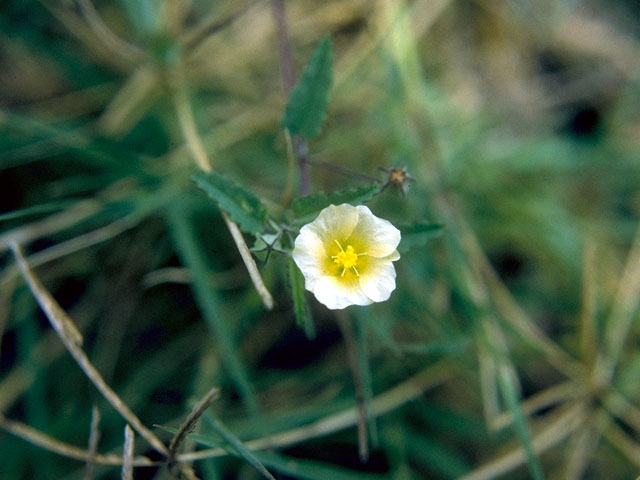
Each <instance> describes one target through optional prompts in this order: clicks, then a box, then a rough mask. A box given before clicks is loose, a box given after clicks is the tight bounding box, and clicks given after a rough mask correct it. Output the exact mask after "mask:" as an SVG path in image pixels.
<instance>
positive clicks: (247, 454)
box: [204, 413, 275, 480]
mask: <svg viewBox="0 0 640 480" xmlns="http://www.w3.org/2000/svg"><path fill="white" fill-rule="evenodd" d="M204 420H205V422H206V423H207V425H209V426H210V427H211V428H213V430H215V432H216V433H217V434H218V435H220V436H221V437H222V438H223V439H224V440H225V441H226V442H227V443H228V444H229V446H231V447H232V448H233V449H234V450H235V451H236V452H237V454H238V455H239V456H240V457H241V458H242V459H244V460H245V461H246V462H247V463H249V464H251V465H252V466H253V467H254V468H255V469H256V470H258V472H260V474H261V475H262V476H263V477H265V478H268V479H269V480H275V478H274V477H273V475H271V473H270V472H269V471H268V470H267V469H266V468H265V466H264V465H263V464H262V463H261V462H260V460H259V459H258V457H257V456H256V455H255V454H254V453H253V452H252V451H251V450H249V449H248V448H247V447H245V446H244V444H243V443H242V441H241V440H240V439H239V438H238V437H236V436H235V435H234V434H233V433H231V432H230V431H229V430H228V429H227V428H226V427H225V426H224V425H223V424H222V422H221V421H220V420H218V419H217V418H216V417H214V416H213V415H211V414H210V413H207V414H206V415H205V416H204Z"/></svg>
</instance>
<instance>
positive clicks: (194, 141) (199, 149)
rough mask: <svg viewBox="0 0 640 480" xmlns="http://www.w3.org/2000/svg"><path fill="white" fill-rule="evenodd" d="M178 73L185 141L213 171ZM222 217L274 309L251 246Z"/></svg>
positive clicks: (179, 111)
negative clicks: (250, 248) (250, 249)
mask: <svg viewBox="0 0 640 480" xmlns="http://www.w3.org/2000/svg"><path fill="white" fill-rule="evenodd" d="M176 74H177V82H178V86H177V88H176V92H175V95H174V104H175V108H176V113H177V115H178V122H179V123H180V127H181V128H182V133H183V135H184V138H185V141H186V143H187V147H188V148H189V152H190V153H191V156H192V157H193V159H194V160H195V162H196V164H197V165H198V167H199V168H200V169H201V170H202V171H204V172H211V171H212V170H213V168H212V166H211V162H210V160H209V157H208V155H207V152H206V150H205V148H204V145H203V144H202V140H201V138H200V134H199V133H198V130H197V128H196V124H195V119H194V118H193V110H192V109H191V104H190V102H189V98H188V97H187V90H186V84H185V79H184V76H183V73H182V72H181V71H180V70H178V71H177V72H176ZM221 214H222V218H223V219H224V221H225V223H226V224H227V228H228V229H229V232H230V233H231V237H232V238H233V241H234V242H235V244H236V247H237V248H238V251H239V252H240V256H241V257H242V260H243V262H244V264H245V266H246V267H247V272H248V273H249V277H250V278H251V281H252V282H253V286H254V287H255V289H256V291H257V292H258V295H260V299H261V300H262V303H263V305H264V306H265V308H266V309H267V310H271V309H273V306H274V302H273V297H272V296H271V293H270V292H269V290H268V289H267V287H266V286H265V284H264V281H263V280H262V277H261V276H260V271H259V270H258V266H257V265H256V261H255V260H254V259H253V256H252V255H251V252H250V251H249V247H248V246H247V242H245V240H244V237H243V236H242V232H240V229H239V228H238V225H237V224H236V223H235V222H234V221H233V220H231V219H230V218H229V216H228V215H227V214H226V212H224V211H221Z"/></svg>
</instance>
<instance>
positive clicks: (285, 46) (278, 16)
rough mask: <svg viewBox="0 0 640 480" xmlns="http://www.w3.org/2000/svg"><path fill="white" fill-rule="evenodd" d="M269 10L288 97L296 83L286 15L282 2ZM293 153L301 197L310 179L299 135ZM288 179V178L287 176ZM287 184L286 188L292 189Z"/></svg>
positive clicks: (276, 0)
mask: <svg viewBox="0 0 640 480" xmlns="http://www.w3.org/2000/svg"><path fill="white" fill-rule="evenodd" d="M271 10H272V11H273V17H274V20H275V23H276V31H277V33H278V46H279V50H280V74H281V75H282V86H283V89H284V95H285V97H286V98H288V97H289V93H290V92H291V89H292V88H293V86H294V85H295V83H296V77H295V64H294V61H293V52H292V49H291V41H290V39H289V28H288V27H287V14H286V10H285V5H284V0H272V1H271ZM285 135H286V136H290V134H289V132H285ZM292 140H293V141H292V145H293V153H294V156H295V158H296V159H297V160H298V172H299V175H300V185H299V188H300V195H302V196H303V197H304V196H306V195H309V193H310V192H311V177H310V174H309V161H308V158H307V154H306V151H307V142H306V140H305V139H304V138H302V137H301V136H300V135H295V136H294V137H293V139H292ZM289 177H290V176H289ZM290 185H291V184H290V183H289V182H287V188H292V187H291V186H290Z"/></svg>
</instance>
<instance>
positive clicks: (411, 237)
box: [398, 223, 443, 253]
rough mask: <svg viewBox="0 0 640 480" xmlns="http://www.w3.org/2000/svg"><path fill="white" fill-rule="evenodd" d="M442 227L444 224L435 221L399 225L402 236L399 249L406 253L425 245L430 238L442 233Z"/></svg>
mask: <svg viewBox="0 0 640 480" xmlns="http://www.w3.org/2000/svg"><path fill="white" fill-rule="evenodd" d="M442 228H443V227H442V225H438V224H435V223H413V224H411V225H405V226H401V227H399V229H400V233H401V235H402V238H401V240H400V245H398V251H399V252H400V253H405V252H408V251H409V250H411V249H414V248H418V247H423V246H425V245H426V244H427V242H428V241H429V240H431V239H432V238H435V237H437V236H439V235H441V234H442Z"/></svg>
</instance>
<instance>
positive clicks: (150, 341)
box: [0, 0, 640, 480]
mask: <svg viewBox="0 0 640 480" xmlns="http://www.w3.org/2000/svg"><path fill="white" fill-rule="evenodd" d="M277 4H278V2H269V1H267V0H260V1H237V2H231V1H202V0H175V1H162V0H137V1H129V0H118V1H106V0H105V1H102V0H96V1H94V3H91V1H90V0H77V1H71V0H40V1H31V0H20V1H18V0H5V1H4V2H3V3H2V5H1V6H0V169H1V170H0V179H1V180H0V186H1V187H2V203H1V204H0V254H1V255H2V256H1V257H0V265H1V267H2V271H1V277H0V331H1V333H2V343H1V345H0V346H1V350H0V369H1V376H0V407H1V408H0V412H1V414H2V416H1V417H0V419H1V423H2V425H0V426H1V427H2V429H3V431H2V432H0V477H2V478H6V479H27V478H42V479H44V478H69V479H75V478H119V477H120V467H118V466H104V465H99V464H96V465H93V466H92V467H88V466H87V464H86V463H87V462H83V461H78V460H74V459H71V458H68V456H66V455H59V454H56V453H52V452H50V451H49V450H50V449H51V445H52V444H53V443H52V442H53V441H52V440H51V439H52V438H55V439H57V440H58V441H60V442H65V443H67V444H71V445H75V446H76V447H78V448H80V449H85V450H86V449H87V448H89V447H88V443H87V442H88V438H89V432H90V425H91V421H92V407H93V406H94V405H95V406H96V407H97V409H98V411H99V412H100V414H101V419H100V422H99V426H98V427H97V430H98V431H99V433H100V438H99V443H98V451H99V452H104V453H109V452H111V453H115V454H117V455H120V452H121V451H122V443H123V428H124V425H125V421H124V420H123V419H122V418H121V417H120V416H119V415H118V414H117V413H116V412H115V410H113V409H112V408H111V407H110V405H109V404H108V403H107V402H106V400H105V399H104V398H103V397H102V396H101V395H100V394H99V393H98V392H97V390H96V389H95V388H94V387H93V386H92V385H91V384H90V382H89V381H88V380H87V379H86V377H85V376H84V374H83V372H82V370H81V369H80V368H78V366H77V364H76V363H75V362H74V361H73V360H72V359H71V358H70V356H69V355H68V354H67V353H66V352H65V351H64V348H63V346H62V344H61V343H60V342H59V340H58V339H57V338H56V337H55V334H54V333H53V331H52V330H51V328H50V326H49V325H48V322H47V319H46V317H45V316H44V314H43V313H42V312H41V311H40V309H39V307H38V305H37V303H36V302H35V300H34V299H33V296H32V294H31V292H30V291H29V289H28V288H27V287H26V285H25V283H24V281H23V280H22V278H21V277H20V275H19V272H18V270H17V268H16V266H15V260H14V258H13V256H12V255H11V253H10V251H9V244H10V242H11V241H17V242H19V243H20V244H21V245H22V246H23V248H24V250H25V255H26V258H27V260H28V261H29V263H30V264H31V265H32V267H33V268H34V270H35V272H36V274H37V276H38V277H39V278H40V279H41V280H42V282H43V284H44V285H45V287H46V288H47V289H48V290H49V291H50V292H51V293H52V295H53V296H54V297H55V298H56V300H57V301H58V302H59V303H60V305H61V306H62V308H64V309H65V310H66V311H67V312H68V313H69V315H70V317H71V318H72V319H73V320H74V321H75V322H76V324H77V325H78V327H79V329H80V331H81V332H82V333H83V336H84V344H83V348H84V349H85V351H86V352H87V355H88V357H89V359H90V360H91V362H92V363H93V364H94V365H95V367H96V368H97V369H98V371H99V372H100V373H101V374H102V376H103V377H104V378H105V380H106V381H107V383H108V384H109V385H111V386H112V387H113V388H114V390H115V391H116V392H117V393H118V395H120V397H121V398H122V400H123V401H124V402H125V403H126V404H127V405H128V406H129V407H130V408H131V409H132V410H133V411H134V412H135V413H136V414H137V415H138V416H139V417H140V419H141V420H142V422H143V423H144V424H145V425H146V426H148V427H150V428H151V427H152V426H153V425H164V426H166V427H167V428H168V429H169V430H170V429H171V428H172V427H173V428H175V427H177V426H178V425H179V424H180V423H181V421H182V420H183V419H184V418H185V417H186V415H187V414H188V412H189V411H190V409H191V407H192V406H193V404H194V403H195V402H196V401H197V400H198V399H199V398H201V397H202V395H204V393H205V392H206V391H207V390H209V389H210V388H211V387H213V386H218V387H219V388H220V392H221V393H220V398H219V399H218V400H216V401H215V402H214V403H213V405H212V407H211V409H210V410H209V412H208V413H207V414H205V417H204V418H203V421H202V422H201V425H200V426H199V430H198V431H199V432H200V434H201V435H203V438H204V440H203V439H202V438H201V440H202V441H203V443H205V444H208V445H213V446H216V445H222V447H223V449H229V448H230V447H229V439H228V438H225V437H224V435H222V434H221V433H220V429H219V428H218V427H219V424H218V423H216V422H217V421H216V420H215V419H216V418H217V419H219V420H220V421H222V423H223V424H224V425H226V428H227V429H228V431H229V432H231V433H232V434H233V435H235V436H236V437H237V438H239V439H241V440H242V441H244V442H246V445H248V446H249V447H250V448H255V449H256V452H258V453H257V455H258V454H259V456H258V459H259V460H260V461H261V462H262V463H264V465H265V466H266V467H267V468H269V470H270V471H271V472H272V473H273V474H274V475H275V476H276V478H280V479H288V478H310V479H313V478H332V479H333V478H335V479H341V478H344V479H353V480H356V479H365V478H393V479H411V478H443V479H448V478H465V479H476V480H477V479H482V478H513V479H519V478H552V479H553V478H563V479H564V478H576V479H577V478H593V479H595V478H621V479H622V478H634V477H635V476H636V475H637V474H638V472H639V471H640V406H639V405H638V399H639V388H638V387H639V386H640V355H639V352H638V349H637V345H638V333H639V329H638V324H637V323H638V322H637V320H638V299H640V241H639V240H638V236H637V235H636V233H635V232H636V230H637V222H638V216H639V214H640V189H639V186H640V161H639V160H640V154H639V152H640V148H639V146H640V145H639V140H638V139H639V138H640V135H639V133H640V96H639V92H640V77H639V76H638V58H640V44H639V40H638V33H639V28H640V27H639V25H640V22H639V20H640V8H639V7H638V3H637V2H635V1H632V0H629V1H605V0H601V1H596V0H561V1H551V0H510V1H509V0H413V1H400V0H399V1H389V0H379V1H366V0H332V1H331V0H330V1H325V2H316V1H311V0H290V1H287V2H286V4H285V5H286V20H287V26H288V29H289V34H290V40H291V46H292V52H293V59H294V67H295V68H294V70H295V72H296V75H297V76H299V72H300V71H301V69H302V68H303V66H304V65H305V64H306V62H308V59H309V58H310V56H311V53H312V52H313V50H314V48H315V47H316V45H317V44H318V42H319V41H320V39H321V37H322V36H324V35H326V34H328V35H330V36H331V38H332V40H333V55H334V63H333V77H334V81H333V87H332V90H331V96H330V103H329V110H328V113H327V119H326V121H325V123H324V126H323V129H322V132H321V134H320V136H318V137H317V138H316V139H314V140H312V141H311V142H310V143H309V151H310V154H311V165H310V178H311V190H312V191H314V192H315V191H319V190H324V191H327V192H331V191H335V190H342V189H346V188H351V187H357V186H361V185H363V184H367V182H370V180H367V178H369V179H370V178H371V177H373V178H375V179H378V180H379V181H380V182H383V183H384V182H385V181H386V174H385V173H383V172H381V171H380V170H379V168H380V167H384V168H389V167H394V166H395V167H399V166H401V165H406V168H407V171H408V172H409V173H410V175H411V176H412V177H414V178H415V179H416V182H415V183H412V184H410V188H409V190H408V192H407V194H406V196H403V195H401V192H400V190H399V189H398V188H395V187H397V186H394V185H391V186H390V187H389V188H386V189H385V190H384V191H383V192H382V193H381V194H379V195H377V196H376V197H375V198H374V199H373V200H372V201H371V202H369V206H370V207H371V209H372V210H373V211H374V213H375V214H376V215H378V216H381V217H383V218H387V219H389V220H390V221H391V222H392V223H394V224H396V225H407V224H411V223H414V222H417V221H426V222H434V223H439V224H442V225H443V226H444V230H443V234H442V235H440V236H439V237H437V238H434V239H433V240H431V241H430V242H429V243H428V244H427V245H426V246H421V247H419V248H414V249H412V250H411V251H409V252H407V253H405V254H404V255H403V258H402V259H401V260H400V261H399V262H397V263H396V268H397V273H398V278H397V285H398V286H397V290H396V291H395V292H394V294H393V295H392V297H391V299H390V300H389V301H388V302H385V303H382V304H376V305H372V306H369V307H350V308H349V309H347V310H346V311H344V312H340V313H339V314H337V315H336V314H335V312H330V311H328V310H326V309H325V308H324V307H323V306H322V305H320V304H318V303H317V302H316V301H315V299H313V298H312V297H311V296H309V297H308V300H309V302H310V305H311V311H312V315H313V319H314V324H315V329H316V335H315V337H314V338H312V339H309V338H307V336H306V335H305V332H304V330H303V329H301V328H300V327H298V326H297V325H296V320H295V317H294V312H293V306H292V301H291V294H290V291H289V285H288V283H287V280H286V278H287V274H286V272H287V266H288V263H287V262H288V259H287V258H286V256H285V255H278V254H277V253H274V254H273V255H272V256H271V259H270V260H269V262H268V263H267V264H263V263H261V262H258V265H259V269H260V272H261V274H262V276H263V278H264V281H265V284H266V286H267V288H268V289H269V290H270V291H271V293H272V294H273V296H274V298H275V303H276V306H275V308H274V309H273V310H271V311H268V310H266V309H265V308H264V307H263V305H262V303H261V301H260V297H259V296H258V294H257V293H256V290H255V288H254V287H253V285H252V283H251V281H250V279H249V276H248V275H247V271H246V269H245V267H244V264H243V262H242V260H241V258H240V256H239V254H238V250H237V248H236V246H235V244H234V242H233V240H232V238H231V236H230V234H229V231H228V230H227V228H226V226H225V222H224V220H223V218H222V217H221V215H220V212H219V210H218V209H217V208H216V206H215V204H214V203H213V202H211V200H210V199H208V198H207V197H206V196H205V195H203V194H202V193H200V192H198V191H197V188H195V185H194V184H193V183H192V182H191V181H190V180H189V176H190V175H191V174H192V173H193V172H194V171H195V170H196V166H195V164H194V162H193V159H192V157H191V156H190V154H189V149H188V147H187V144H186V143H185V137H184V136H183V130H184V124H182V125H181V122H184V118H181V117H180V115H181V113H180V102H179V98H180V95H181V94H185V93H186V95H187V96H186V98H187V99H188V102H189V103H190V105H191V107H192V109H193V114H194V118H195V127H196V129H197V131H198V132H199V134H200V136H201V138H202V142H203V145H204V147H205V150H206V152H207V154H208V156H209V158H210V160H211V163H212V165H213V169H214V170H215V171H216V172H218V173H223V174H224V175H225V176H226V177H228V178H231V179H234V180H235V181H236V182H238V183H239V184H241V185H243V186H244V187H245V188H246V189H247V190H249V191H250V192H252V193H253V194H255V195H257V196H258V197H260V198H261V200H262V201H263V203H265V204H266V205H267V207H268V209H269V211H270V213H271V215H272V216H273V217H274V218H279V219H282V218H283V217H282V216H281V215H282V211H283V210H282V209H283V206H282V204H281V198H282V192H283V191H284V190H285V189H286V187H287V178H288V167H287V148H286V143H285V137H284V135H283V132H282V129H281V127H280V119H281V118H282V115H283V113H284V105H285V102H286V95H285V93H284V90H283V86H282V77H281V69H282V68H283V66H282V65H281V60H280V57H279V46H278V45H279V44H278V35H277V33H278V32H277V29H276V22H275V21H274V8H275V9H277V6H276V5H277ZM177 99H178V100H177ZM246 238H247V241H248V242H249V244H251V242H252V238H251V236H250V235H247V236H246ZM634 238H635V240H634ZM340 326H342V328H340ZM350 343H351V347H349V344H350ZM350 355H351V357H352V361H351V364H352V365H353V364H355V365H357V366H358V368H355V369H353V368H351V367H350V361H349V357H350ZM352 371H353V372H354V373H352ZM359 397H363V400H362V402H360V403H363V404H362V405H360V407H361V408H358V403H359V402H358V399H359ZM358 412H360V414H361V415H360V416H359V415H358ZM363 412H364V413H365V414H366V415H364V416H363V415H362V413H363ZM364 417H366V418H364ZM363 419H364V420H366V423H367V424H368V429H367V430H368V432H367V436H368V438H369V440H370V449H369V450H370V451H369V454H368V459H367V460H366V461H365V460H363V459H362V458H361V455H359V447H358V444H359V440H358V435H357V428H356V424H357V423H358V422H360V424H361V425H360V428H361V430H362V429H363V424H362V420H363ZM27 427H29V428H31V429H35V430H36V431H37V432H40V433H39V434H40V435H48V436H49V437H47V439H48V440H46V441H45V442H43V443H44V444H43V445H37V444H36V443H37V442H36V440H34V438H36V437H37V438H40V439H42V438H43V437H42V436H40V437H38V436H37V435H38V434H37V432H36V437H33V436H31V437H29V436H28V435H26V434H25V433H24V432H25V431H26V430H25V429H27ZM154 431H155V432H156V434H157V435H158V436H159V437H160V438H161V439H162V440H163V441H166V442H167V444H168V441H169V440H170V439H171V434H170V433H168V432H167V431H165V430H162V429H155V430H154ZM29 432H32V430H29ZM287 434H291V435H290V436H289V437H287ZM220 435H222V437H221V436H220ZM20 437H22V438H20ZM234 438H235V437H234ZM216 439H217V440H216ZM256 440H257V441H258V443H257V444H256V443H251V442H255V441H256ZM260 441H262V442H263V443H262V444H260ZM278 442H280V443H278ZM41 443H42V442H41ZM360 443H362V438H361V439H360ZM252 445H253V446H252ZM256 445H260V447H258V446H256ZM186 448H187V449H194V448H196V447H195V444H187V446H186ZM198 448H204V447H202V446H199V447H198ZM230 450H231V451H232V453H233V452H235V454H236V455H237V453H238V452H237V450H236V451H234V450H233V448H231V449H230ZM136 453H137V454H139V455H145V456H148V457H150V458H152V459H156V460H159V459H160V458H161V457H160V456H159V455H158V454H157V453H155V452H153V451H152V449H151V448H150V447H149V445H148V444H147V443H146V441H145V440H143V439H141V438H139V437H138V438H137V442H136ZM223 453H224V452H223ZM361 453H362V452H361ZM240 456H241V457H242V456H243V455H242V454H240ZM245 460H246V457H245V459H244V460H243V459H238V458H234V456H233V455H232V456H227V455H220V452H218V453H216V454H215V455H214V456H213V457H212V458H208V459H204V460H198V461H196V462H195V463H194V464H193V468H194V470H195V472H196V474H197V475H198V477H199V478H203V479H231V478H239V479H252V478H259V476H260V473H259V472H258V470H256V469H254V468H253V466H251V465H250V464H249V463H248V462H247V461H245ZM98 463H99V462H98ZM165 474H166V472H165V471H164V470H162V469H159V468H157V467H140V468H136V469H135V471H134V478H153V477H155V478H164V477H163V475H165Z"/></svg>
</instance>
